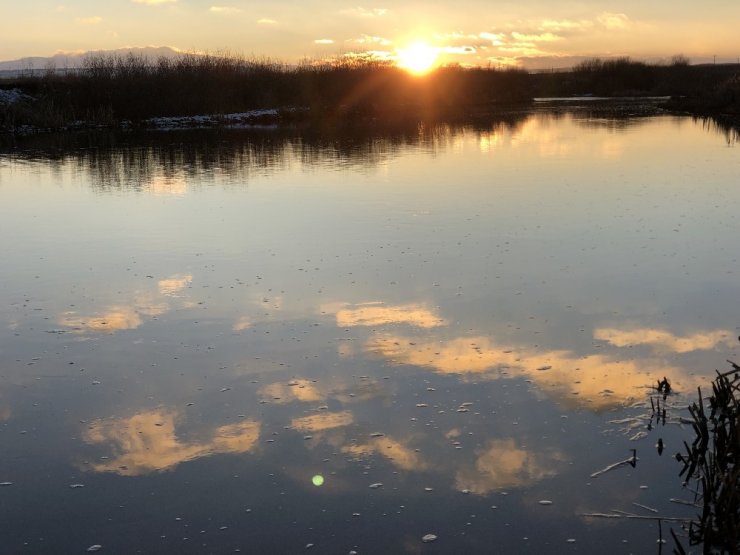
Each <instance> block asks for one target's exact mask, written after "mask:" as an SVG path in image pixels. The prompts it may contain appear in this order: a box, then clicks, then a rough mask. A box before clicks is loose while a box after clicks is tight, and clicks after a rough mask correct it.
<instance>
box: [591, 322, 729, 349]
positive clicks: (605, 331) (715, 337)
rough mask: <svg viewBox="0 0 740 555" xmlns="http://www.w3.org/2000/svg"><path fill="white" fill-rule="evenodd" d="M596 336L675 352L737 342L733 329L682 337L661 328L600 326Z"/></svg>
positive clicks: (595, 333) (713, 347)
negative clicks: (630, 328) (624, 328)
mask: <svg viewBox="0 0 740 555" xmlns="http://www.w3.org/2000/svg"><path fill="white" fill-rule="evenodd" d="M594 338H595V339H599V340H601V341H607V342H609V343H611V344H612V345H615V346H617V347H629V346H631V345H652V346H654V347H655V348H656V349H658V350H663V351H668V352H673V353H690V352H692V351H709V350H711V349H716V348H717V347H718V346H719V345H722V344H725V345H734V344H735V335H734V333H733V332H732V331H731V330H715V331H711V332H699V333H694V334H691V335H686V336H683V337H680V336H677V335H674V334H672V333H671V332H669V331H667V330H661V329H651V328H638V329H633V330H620V329H616V328H599V329H597V330H595V331H594Z"/></svg>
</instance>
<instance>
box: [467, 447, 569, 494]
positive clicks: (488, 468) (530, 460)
mask: <svg viewBox="0 0 740 555" xmlns="http://www.w3.org/2000/svg"><path fill="white" fill-rule="evenodd" d="M476 455H477V458H476V461H475V466H474V467H473V468H463V469H460V470H459V471H458V472H457V474H456V476H455V485H456V487H457V488H458V489H461V490H462V489H467V490H470V492H471V493H475V494H479V495H485V494H487V493H489V492H491V491H494V490H497V489H504V488H518V487H524V486H529V485H532V484H534V483H536V482H539V481H540V480H542V479H544V478H548V477H551V476H555V474H556V473H557V472H556V469H555V467H556V466H557V465H558V464H559V463H561V462H562V461H564V460H565V457H564V456H563V455H562V454H561V453H560V452H558V451H551V452H547V453H535V452H532V451H527V450H526V449H523V448H521V447H519V446H517V444H516V442H515V441H514V440H513V439H499V440H491V441H488V442H487V443H486V446H485V448H483V449H480V450H478V451H477V452H476Z"/></svg>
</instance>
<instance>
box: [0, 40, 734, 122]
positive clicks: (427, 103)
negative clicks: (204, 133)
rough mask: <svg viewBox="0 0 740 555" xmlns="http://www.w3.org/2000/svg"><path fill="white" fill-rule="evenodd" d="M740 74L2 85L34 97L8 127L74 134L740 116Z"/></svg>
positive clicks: (120, 60) (697, 70)
mask: <svg viewBox="0 0 740 555" xmlns="http://www.w3.org/2000/svg"><path fill="white" fill-rule="evenodd" d="M739 68H740V66H734V65H716V66H715V65H704V66H692V65H690V64H689V63H688V60H687V59H685V58H683V57H680V56H679V57H675V58H674V60H673V61H672V62H671V63H670V64H668V65H654V64H646V63H643V62H639V61H633V60H630V59H628V58H619V59H609V60H600V59H593V60H588V61H586V62H583V63H581V64H579V65H578V66H576V67H575V68H573V69H572V70H570V71H566V72H552V73H537V74H530V73H527V72H525V71H523V70H518V69H493V68H463V67H459V66H454V67H443V68H439V69H437V70H435V71H433V72H431V73H429V74H427V75H424V76H421V77H417V76H413V75H410V74H409V73H407V72H406V71H404V70H402V69H400V68H397V67H395V66H393V65H391V64H389V63H385V62H379V61H377V60H372V59H357V58H352V59H348V58H340V59H339V60H335V61H331V62H322V63H304V64H301V65H298V66H288V65H285V64H282V63H278V62H273V61H270V60H255V59H246V58H242V57H236V56H228V55H224V56H222V55H198V54H188V55H183V56H181V57H179V58H175V59H171V58H160V59H158V60H150V59H147V58H145V57H143V56H136V55H128V56H97V57H94V56H93V57H90V58H88V59H87V60H86V62H85V64H84V67H83V68H82V69H81V70H78V71H71V72H69V73H59V72H55V71H48V72H46V73H45V74H43V75H28V76H25V77H18V78H14V79H13V80H6V81H3V82H0V88H3V89H6V90H9V89H16V90H20V91H22V92H23V93H24V95H25V96H23V97H22V98H21V99H16V100H15V101H14V102H5V103H3V102H2V101H1V100H0V129H5V130H12V129H17V128H19V127H21V126H31V127H35V128H63V127H66V126H70V125H71V124H74V123H78V124H79V123H80V122H84V123H85V124H88V125H90V124H92V125H111V126H112V125H117V124H120V123H121V122H122V121H128V122H131V123H132V124H133V125H136V124H138V123H139V122H142V121H144V120H146V119H148V118H152V117H158V116H193V115H199V114H227V113H235V112H242V111H246V110H255V109H261V108H277V109H284V108H291V109H290V110H287V109H286V110H283V111H281V112H280V114H279V116H278V118H277V119H278V121H280V120H286V119H291V120H294V119H296V118H298V117H300V118H312V119H314V120H321V121H324V122H336V121H341V120H347V119H352V120H354V121H356V120H357V119H358V118H361V119H373V120H375V121H380V122H390V121H396V120H398V119H399V118H402V119H403V118H405V119H417V120H418V119H419V118H424V119H437V120H448V121H449V120H454V119H456V118H469V117H472V116H475V115H480V114H486V113H491V112H492V111H496V110H500V109H501V106H506V105H511V104H526V103H528V102H531V101H532V99H533V98H535V97H547V96H572V95H583V94H590V95H596V96H646V95H656V96H671V97H672V98H673V99H674V100H673V105H672V107H673V108H676V109H685V110H689V111H692V112H695V113H704V114H709V115H714V114H718V113H723V114H729V115H730V116H735V117H737V116H738V114H740V77H739V75H740V71H739ZM294 108H298V110H294ZM274 119H275V118H273V120H274Z"/></svg>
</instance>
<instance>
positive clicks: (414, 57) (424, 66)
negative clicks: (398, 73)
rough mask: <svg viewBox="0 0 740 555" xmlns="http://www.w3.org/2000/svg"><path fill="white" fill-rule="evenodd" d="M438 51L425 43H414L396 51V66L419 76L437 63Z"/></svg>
mask: <svg viewBox="0 0 740 555" xmlns="http://www.w3.org/2000/svg"><path fill="white" fill-rule="evenodd" d="M437 55H438V51H437V49H436V48H434V47H431V46H429V45H428V44H427V43H425V42H415V43H413V44H411V45H409V46H407V47H406V48H402V49H400V50H398V57H397V60H398V66H399V67H402V68H403V69H405V70H407V71H410V72H411V73H414V74H417V75H420V74H422V73H426V72H427V71H429V70H430V69H431V68H432V66H433V65H434V62H435V61H437Z"/></svg>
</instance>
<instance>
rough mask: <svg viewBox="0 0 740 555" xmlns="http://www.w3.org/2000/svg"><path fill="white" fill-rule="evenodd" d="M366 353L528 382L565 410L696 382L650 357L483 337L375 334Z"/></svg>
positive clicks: (613, 403)
mask: <svg viewBox="0 0 740 555" xmlns="http://www.w3.org/2000/svg"><path fill="white" fill-rule="evenodd" d="M366 350H367V352H369V353H371V354H374V355H376V356H381V357H383V358H385V359H386V360H388V361H389V362H390V363H391V364H395V365H411V366H418V367H422V368H429V369H431V370H432V371H434V372H437V373H440V374H457V375H460V376H466V375H467V376H474V377H475V379H493V380H495V379H502V378H514V377H519V378H528V379H531V380H532V381H533V382H534V383H535V384H536V385H537V386H538V387H539V388H540V390H542V391H543V392H545V393H546V394H548V395H550V396H552V397H554V398H556V399H559V400H560V402H562V403H563V404H565V405H567V406H573V405H575V406H585V407H589V408H591V409H593V410H604V409H608V408H614V407H618V406H624V405H626V404H628V403H630V402H632V401H634V399H636V398H639V397H641V396H642V395H643V394H644V393H643V392H642V391H641V390H643V389H645V388H646V387H648V386H649V385H651V384H652V383H653V382H654V381H655V380H656V379H658V378H659V377H662V376H667V377H668V379H669V380H670V381H671V383H672V384H673V385H674V386H675V388H676V390H677V391H678V390H688V389H693V388H694V387H695V386H696V385H697V383H698V381H697V379H696V378H694V377H692V376H688V375H686V373H685V372H684V371H682V370H680V369H679V368H677V367H673V366H668V365H666V364H665V363H663V362H661V361H656V360H653V359H649V358H647V359H632V360H620V359H619V358H617V357H614V358H612V357H609V356H607V355H603V354H592V355H586V356H578V355H576V354H574V353H572V352H570V351H567V350H557V351H556V350H551V351H547V350H536V349H533V348H531V347H526V346H522V347H520V348H516V347H513V346H507V345H501V344H498V343H496V342H494V341H493V340H491V339H489V338H487V337H459V338H455V339H450V340H446V341H438V340H434V339H426V338H424V339H418V338H411V337H404V336H399V335H377V336H375V337H372V338H371V339H370V340H369V341H368V342H367V344H366Z"/></svg>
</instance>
